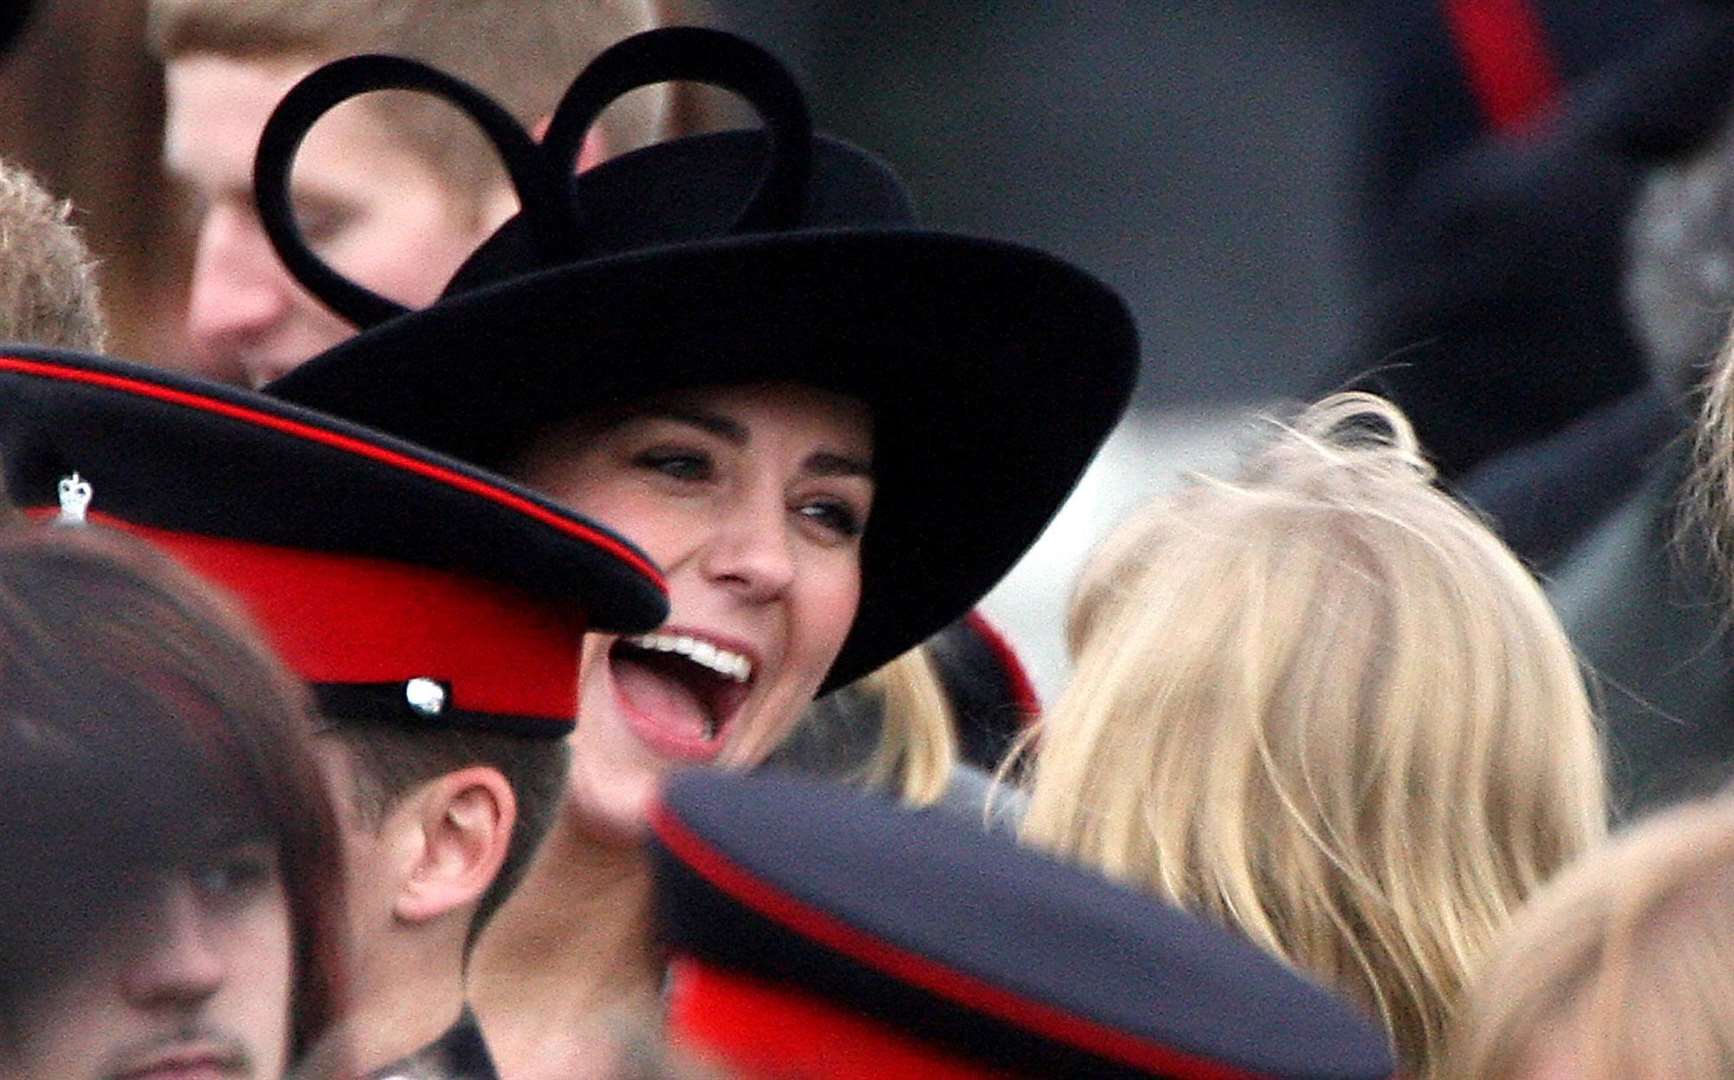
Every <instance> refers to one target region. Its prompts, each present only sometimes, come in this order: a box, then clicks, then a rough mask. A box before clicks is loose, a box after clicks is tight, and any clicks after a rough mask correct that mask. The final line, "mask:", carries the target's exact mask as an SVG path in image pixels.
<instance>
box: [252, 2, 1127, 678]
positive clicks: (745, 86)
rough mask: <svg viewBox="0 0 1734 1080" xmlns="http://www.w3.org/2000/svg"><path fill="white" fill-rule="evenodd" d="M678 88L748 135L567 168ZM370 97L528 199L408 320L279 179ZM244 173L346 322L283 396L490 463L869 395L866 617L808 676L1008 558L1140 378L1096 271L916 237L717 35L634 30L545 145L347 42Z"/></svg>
mask: <svg viewBox="0 0 1734 1080" xmlns="http://www.w3.org/2000/svg"><path fill="white" fill-rule="evenodd" d="M672 79H682V80H692V81H701V82H708V83H713V84H716V85H719V86H722V87H724V88H726V89H729V90H733V91H735V92H737V93H739V94H740V95H741V96H742V97H744V98H745V99H746V100H747V101H748V102H749V103H750V104H752V105H753V106H754V107H755V108H756V109H757V110H758V112H759V113H760V114H761V116H762V117H763V118H764V120H765V123H766V130H765V131H763V132H760V131H741V132H729V133H721V134H716V135H708V136H697V137H692V138H687V139H680V140H676V141H672V142H668V143H663V144H659V145H656V146H652V147H648V148H645V149H643V150H640V151H637V152H634V153H631V154H627V155H625V156H623V157H620V158H617V159H615V160H613V161H610V162H607V163H605V164H603V165H601V166H598V167H597V168H594V169H590V170H587V171H586V172H584V173H583V174H582V175H578V176H576V177H575V176H574V164H573V163H574V159H575V156H576V153H577V150H578V147H579V146H580V145H581V143H582V142H583V138H584V135H585V132H586V131H587V130H588V129H589V127H590V125H591V123H592V121H593V120H594V119H595V117H596V116H597V115H599V114H600V113H601V112H602V110H603V109H604V108H605V107H606V106H607V105H608V104H609V103H610V102H611V101H613V100H614V99H615V98H617V97H619V96H620V95H621V94H623V93H625V92H627V91H629V90H632V89H634V88H636V87H639V86H643V85H647V84H651V83H656V82H661V81H665V80H672ZM390 88H396V89H411V90H420V91H424V92H428V93H432V94H436V95H439V96H442V97H445V98H447V99H448V100H450V101H451V102H452V103H454V104H455V105H456V106H458V107H459V108H461V109H463V110H464V111H466V112H467V113H468V114H469V115H470V116H471V117H473V118H474V119H475V120H476V122H477V123H478V125H479V126H480V127H481V128H482V129H483V130H484V131H485V132H486V133H487V134H488V135H489V137H490V138H491V139H492V140H493V142H494V143H495V145H496V147H498V149H499V151H500V154H501V157H502V159H503V160H504V161H505V163H506V166H507V171H508V173H509V174H510V176H511V178H512V182H513V184H514V186H515V187H516V189H517V192H518V195H519V198H520V201H521V203H522V207H523V209H522V210H521V211H520V212H519V214H518V215H517V216H516V217H514V218H513V219H512V220H510V221H508V222H507V223H506V224H505V225H504V226H502V227H501V229H500V230H499V232H498V233H497V234H496V235H495V236H493V237H492V238H490V239H489V240H488V241H487V242H486V243H485V244H484V245H483V246H482V247H481V248H480V249H479V250H478V251H477V252H476V253H475V254H474V255H473V256H472V257H471V259H470V260H469V261H468V262H467V263H466V264H465V266H463V267H462V268H461V269H460V270H459V271H458V273H457V275H456V276H455V277H454V278H453V280H452V282H451V284H450V285H449V286H448V287H447V289H446V291H445V294H444V295H443V296H442V297H441V299H440V300H438V301H437V302H436V303H434V304H433V305H431V306H430V307H428V308H426V309H423V310H420V311H415V312H408V311H405V310H404V309H402V308H400V307H398V306H397V305H395V304H392V303H391V302H389V301H386V300H384V299H382V298H380V297H378V296H376V295H374V294H373V293H371V292H369V291H367V290H366V289H364V288H362V287H360V286H359V285H356V284H355V283H353V282H351V281H348V280H347V279H345V278H343V277H342V276H341V275H339V274H337V273H336V272H334V271H333V270H332V269H331V268H330V267H329V266H327V265H326V264H325V263H324V262H323V261H321V260H320V259H319V258H318V256H316V255H315V254H314V253H313V252H312V251H311V250H310V249H309V248H308V246H307V245H306V244H305V242H304V241H303V240H302V238H301V237H300V235H299V233H298V231H297V229H296V226H295V222H294V216H293V213H292V210H291V207H290V200H289V196H288V175H289V170H290V167H291V164H292V161H293V158H294V154H295V151H296V148H297V147H298V146H299V144H300V141H301V139H302V138H303V136H304V135H305V134H306V132H307V130H308V129H309V127H310V126H311V125H312V124H313V123H315V122H316V121H317V120H318V118H319V117H320V116H321V115H323V114H324V113H325V112H326V111H327V110H329V109H330V108H331V107H333V106H334V105H336V104H337V103H338V102H340V101H343V100H345V99H347V98H349V97H352V96H355V95H357V94H360V93H364V92H368V91H373V90H381V89H390ZM256 181H257V184H258V196H259V202H260V211H261V214H262V216H263V220H264V222H265V225H266V228H267V230H268V232H269V233H270V235H271V238H272V240H273V242H274V243H275V245H276V246H277V250H278V252H279V253H280V254H281V255H282V257H283V259H284V261H285V263H286V264H287V265H288V267H289V269H290V271H291V272H292V273H293V274H294V275H295V277H296V278H297V279H298V280H299V281H300V282H301V283H302V284H303V285H304V286H306V287H307V288H308V289H309V291H311V292H312V293H313V294H314V295H315V296H317V297H319V298H320V299H321V300H322V301H324V302H325V303H326V304H328V305H329V306H330V307H331V308H332V309H333V310H335V311H337V312H338V313H339V314H341V315H343V316H345V317H346V318H348V319H349V320H351V321H352V322H354V323H355V324H356V325H357V326H359V327H362V328H363V330H364V332H363V333H361V334H360V335H359V336H357V337H355V338H353V339H351V340H350V341H348V342H345V343H343V344H341V345H339V346H337V347H336V348H334V349H332V350H330V351H328V352H326V353H323V354H321V355H319V356H317V357H315V358H314V359H312V360H310V361H308V362H307V363H306V364H304V365H302V366H301V367H300V368H298V369H297V370H295V371H294V372H291V373H290V374H289V375H287V376H285V377H283V378H282V379H280V380H278V381H277V382H275V383H273V384H272V385H271V386H270V387H268V390H269V392H271V393H273V394H276V395H279V396H281V397H283V398H286V399H288V400H291V401H295V402H299V403H302V404H304V405H308V406H311V407H314V408H317V409H321V410H325V411H329V412H332V413H335V414H337V415H341V416H346V417H349V418H351V419H354V420H357V421H360V422H362V423H365V424H368V425H370V426H374V427H378V428H380V429H382V430H386V431H391V432H393V433H395V434H398V435H400V436H403V437H405V438H407V439H410V440H412V441H415V442H419V443H423V444H425V445H428V446H431V447H433V448H435V449H437V450H440V451H443V452H445V453H449V454H452V455H454V456H456V457H460V458H464V459H466V460H470V461H475V462H478V463H480V464H483V465H486V466H489V467H503V468H505V469H506V471H508V472H509V471H510V467H511V464H512V462H513V460H514V456H515V455H516V454H517V453H518V452H519V451H521V450H522V449H523V447H524V446H525V445H526V443H527V442H528V441H529V440H530V439H532V438H533V437H534V436H535V435H536V434H537V433H538V432H540V431H541V430H543V429H544V428H545V427H546V426H547V425H549V424H551V423H554V422H557V421H560V420H563V419H568V418H571V417H573V416H575V415H578V414H582V413H586V412H589V411H590V410H594V409H598V408H602V407H606V406H609V405H615V404H620V403H630V402H634V401H637V400H640V399H643V398H646V397H648V396H651V395H655V394H657V393H660V392H663V391H669V390H675V389H682V388H696V387H704V386H713V385H730V384H733V385H739V384H750V383H760V382H774V381H790V382H797V383H802V384H807V385H812V386H816V387H821V388H825V389H829V390H834V391H837V392H840V393H843V394H847V395H850V396H852V397H856V398H859V399H861V400H863V401H865V402H866V403H867V404H868V405H869V406H870V408H871V409H872V412H873V419H874V434H875V452H874V471H875V474H876V479H877V483H878V494H877V496H876V502H875V505H874V508H873V514H872V521H871V524H870V525H869V527H868V530H867V534H866V538H865V541H864V548H863V556H862V560H863V565H862V577H863V581H862V586H863V587H862V599H861V607H860V611H859V614H858V616H857V618H856V621H855V624H854V627H853V629H852V631H851V634H850V636H849V639H848V640H847V642H846V643H845V644H844V647H843V650H842V653H841V655H840V656H839V657H838V659H837V661H836V664H835V665H834V666H833V668H832V670H831V672H830V674H829V676H828V678H827V681H826V688H827V689H829V688H834V687H836V686H838V685H841V684H843V683H845V682H848V681H851V680H853V679H854V678H856V677H858V676H860V675H863V674H865V673H867V672H868V671H871V670H872V669H874V668H876V667H878V666H879V665H881V664H883V663H885V662H886V661H888V660H890V659H891V658H893V657H894V656H896V655H897V654H899V653H901V652H903V651H904V650H906V649H908V648H910V647H911V646H913V645H915V644H917V643H918V642H920V641H922V640H923V639H925V638H926V637H928V636H929V635H930V634H932V633H933V632H935V631H937V630H938V629H940V628H941V627H943V626H944V625H946V624H947V623H949V622H951V621H952V620H954V619H956V618H958V617H959V616H961V615H962V614H963V613H964V612H965V611H966V610H968V608H969V607H970V606H971V605H972V604H973V603H975V601H977V600H978V599H980V597H981V596H982V595H983V594H985V593H986V592H987V590H988V589H989V588H991V587H992V586H993V585H994V584H995V583H996V582H997V581H998V580H999V579H1000V577H1001V576H1003V575H1004V573H1005V572H1006V571H1007V570H1008V569H1009V568H1010V567H1011V565H1012V564H1013V563H1014V562H1015V561H1016V560H1017V559H1018V557H1019V556H1021V555H1022V554H1023V552H1024V551H1025V550H1026V549H1027V548H1028V547H1029V546H1030V545H1031V544H1032V543H1033V542H1034V541H1035V539H1036V537H1037V536H1038V534H1039V533H1040V532H1041V530H1042V528H1043V527H1044V526H1045V525H1046V524H1047V522H1048V520H1049V519H1050V518H1051V517H1052V516H1053V514H1054V513H1055V511H1056V510H1058V508H1059V506H1060V504H1061V503H1062V502H1063V501H1064V499H1065V497H1066V495H1067V494H1068V493H1069V492H1070V491H1071V489H1072V487H1073V485H1074V484H1075V483H1076V482H1077V479H1078V477H1079V476H1080V475H1081V473H1082V472H1083V470H1084V468H1085V467H1086V466H1087V465H1088V463H1089V461H1090V459H1091V457H1092V456H1093V455H1094V454H1095V452H1096V449H1097V448H1098V446H1099V445H1100V444H1101V442H1102V440H1103V439H1104V438H1105V437H1106V436H1107V434H1108V432H1109V431H1110V430H1111V429H1112V428H1113V426H1114V424H1115V423H1116V422H1117V421H1118V419H1119V417H1120V415H1121V413H1122V412H1123V411H1124V409H1125V406H1126V403H1127V401H1128V398H1129V396H1130V394H1131V390H1132V384H1133V381H1134V379H1135V377H1136V371H1137V365H1138V339H1137V331H1136V328H1135V326H1134V325H1133V322H1132V319H1131V316H1130V314H1129V313H1128V312H1127V310H1126V307H1125V305H1124V303H1123V302H1122V301H1121V299H1120V298H1119V297H1118V296H1117V295H1116V294H1115V293H1114V292H1113V291H1112V290H1111V289H1109V288H1108V287H1107V286H1105V285H1104V284H1102V283H1101V282H1100V281H1098V280H1097V279H1096V278H1094V277H1092V276H1090V275H1089V274H1087V273H1085V272H1084V271H1082V270H1080V269H1078V268H1077V267H1074V266H1072V265H1070V264H1068V263H1066V262H1063V261H1061V260H1060V259H1057V258H1054V257H1052V256H1050V255H1047V254H1044V253H1042V252H1039V251H1035V250H1032V249H1030V248H1026V247H1020V246H1017V245H1014V244H1008V243H1002V242H998V241H993V240H984V239H978V238H973V237H965V236H957V235H951V234H948V233H942V232H934V231H929V230H924V229H921V228H918V227H916V225H915V224H914V220H913V215H912V213H911V211H910V208H909V202H908V199H907V197H906V195H905V193H904V191H903V189H902V187H901V185H900V184H899V182H898V181H897V178H896V177H895V175H894V174H893V173H892V172H891V171H890V169H889V168H887V167H886V166H885V165H884V164H883V163H881V162H879V161H878V160H876V159H875V158H873V157H872V156H871V155H869V154H867V153H865V152H863V151H861V150H859V149H857V148H855V147H852V146H849V145H847V144H845V143H843V142H840V141H837V140H835V139H830V138H827V137H824V136H821V135H815V134H814V133H813V131H812V126H811V120H810V118H809V116H808V113H807V109H806V105H805V103H804V101H803V99H802V97H801V94H800V91H799V89H798V87H796V85H795V84H794V82H793V80H792V79H791V78H790V76H789V75H788V73H787V71H786V70H785V69H784V68H783V67H782V66H781V65H780V64H779V63H777V62H776V61H775V60H774V59H773V58H772V57H770V56H769V55H768V54H766V53H764V52H763V51H762V50H760V49H758V48H757V47H756V46H753V45H750V44H748V43H747V42H745V41H742V40H741V39H739V38H736V37H733V36H731V35H728V34H724V33H721V32H719V31H713V30H703V29H698V28H691V27H684V28H674V29H666V30H659V31H652V32H650V33H647V34H641V35H638V36H635V37H633V38H629V39H627V40H626V41H624V42H622V43H620V44H619V45H617V46H615V47H614V48H612V49H609V50H608V51H606V52H604V53H603V54H602V55H601V56H600V57H598V58H597V60H596V61H595V62H594V63H593V64H592V65H591V66H590V67H589V68H587V69H586V70H585V71H584V72H583V73H582V74H580V75H579V76H578V78H577V80H576V81H575V82H574V83H573V84H572V86H571V87H570V89H569V90H568V91H567V93H566V95H565V97H564V98H563V100H562V101H561V103H560V106H559V108H558V109H557V110H556V112H555V114H554V116H553V119H552V121H551V124H550V126H549V129H548V132H547V134H546V136H545V137H544V139H543V140H542V142H541V143H540V145H538V144H536V143H534V142H532V140H531V139H530V138H529V136H527V135H526V134H525V133H524V132H523V130H522V129H521V128H519V127H518V126H517V124H516V123H515V122H514V121H513V120H512V119H511V118H510V117H509V116H508V115H506V114H505V113H504V111H503V110H501V109H500V108H499V107H498V106H497V105H495V104H494V103H493V102H491V101H490V100H489V99H487V98H486V97H485V96H483V95H482V94H481V93H480V92H479V91H476V90H475V89H474V88H472V87H469V86H467V85H465V84H463V83H461V82H459V81H457V80H455V79H452V78H450V77H447V76H445V75H443V74H441V73H439V72H436V71H433V70H432V69H429V68H426V67H424V66H422V65H419V64H416V63H413V62H411V61H406V60H401V59H396V58H391V57H357V58H351V59H348V60H341V61H338V62H336V63H334V64H331V65H327V66H326V67H324V68H321V69H319V70H318V71H315V72H314V73H312V74H311V75H309V76H308V77H307V78H306V79H305V80H304V81H303V82H301V83H300V84H299V85H298V86H296V87H295V89H294V90H292V91H291V92H290V93H289V95H288V96H287V97H286V98H285V99H284V101H283V102H282V103H281V104H280V105H279V107H278V109H277V111H276V113H275V114H274V115H273V116H272V118H271V120H270V122H269V123H268V124H267V125H266V128H265V131H264V134H263V137H262V140H261V143H260V147H259V156H258V161H257V166H256ZM622 524H625V525H627V527H628V529H629V528H630V525H629V523H622Z"/></svg>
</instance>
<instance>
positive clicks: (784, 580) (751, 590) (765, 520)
mask: <svg viewBox="0 0 1734 1080" xmlns="http://www.w3.org/2000/svg"><path fill="white" fill-rule="evenodd" d="M792 542H793V537H792V536H791V535H790V531H789V524H788V512H787V510H786V509H785V508H784V507H783V501H782V497H781V493H778V494H777V495H776V496H775V497H774V498H772V497H768V496H763V495H761V496H758V497H749V496H745V495H743V496H741V497H739V498H737V499H734V500H731V504H730V505H729V506H728V507H727V508H726V509H725V511H724V513H723V515H722V519H721V521H719V522H718V525H717V528H716V529H715V531H714V532H713V533H712V534H711V537H710V539H709V541H708V543H707V544H706V545H705V552H704V560H703V565H704V570H705V574H706V576H708V577H709V578H711V579H712V580H714V581H717V582H719V583H721V584H723V585H725V586H726V587H728V588H730V589H732V590H733V591H734V592H736V593H737V594H738V595H739V596H740V597H741V598H742V599H743V600H747V601H749V602H752V603H764V602H766V601H768V600H773V599H776V598H777V597H778V596H781V595H782V594H783V593H784V592H786V591H787V590H788V588H789V586H790V585H791V584H792V583H793V582H794V579H795V553H794V550H793V547H792Z"/></svg>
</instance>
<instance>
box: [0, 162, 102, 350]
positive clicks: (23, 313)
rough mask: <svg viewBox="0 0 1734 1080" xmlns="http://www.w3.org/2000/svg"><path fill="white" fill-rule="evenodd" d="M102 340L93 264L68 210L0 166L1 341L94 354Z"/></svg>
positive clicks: (16, 171) (19, 172)
mask: <svg viewBox="0 0 1734 1080" xmlns="http://www.w3.org/2000/svg"><path fill="white" fill-rule="evenodd" d="M107 337H108V325H107V321H106V320H105V319H104V317H103V313H102V293H101V289H100V288H99V287H98V286H97V281H96V262H95V260H93V259H92V258H91V257H90V250H89V249H88V248H86V247H85V245H84V238H83V237H82V236H80V235H79V231H78V228H77V227H76V226H75V225H73V224H72V204H71V203H70V202H67V201H66V200H64V199H56V198H55V197H54V196H52V195H50V194H49V193H48V191H47V189H45V188H44V187H43V186H42V185H41V184H40V183H38V182H37V180H36V178H35V177H34V176H32V175H31V174H30V173H29V172H27V171H25V170H24V169H22V168H19V167H18V166H16V165H10V164H7V163H6V162H3V161H0V341H21V342H29V343H32V344H36V345H52V346H56V347H58V348H67V349H83V350H86V351H90V352H97V351H100V350H101V349H102V347H103V344H104V342H105V341H106V340H107Z"/></svg>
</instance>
